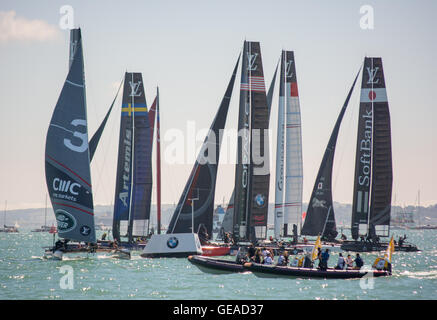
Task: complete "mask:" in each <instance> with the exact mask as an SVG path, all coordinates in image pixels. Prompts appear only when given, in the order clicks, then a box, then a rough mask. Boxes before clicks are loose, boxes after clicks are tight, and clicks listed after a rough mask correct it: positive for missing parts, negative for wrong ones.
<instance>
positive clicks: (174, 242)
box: [167, 237, 179, 249]
mask: <svg viewBox="0 0 437 320" xmlns="http://www.w3.org/2000/svg"><path fill="white" fill-rule="evenodd" d="M178 244H179V240H178V238H176V237H171V238H170V239H168V240H167V247H169V248H170V249H174V248H176V247H177V246H178Z"/></svg>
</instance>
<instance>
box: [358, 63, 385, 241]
mask: <svg viewBox="0 0 437 320" xmlns="http://www.w3.org/2000/svg"><path fill="white" fill-rule="evenodd" d="M373 60H374V59H373V58H367V57H366V58H365V59H364V69H363V77H362V83H361V96H360V110H359V118H358V133H357V148H356V159H355V179H354V193H353V203H352V221H351V234H352V238H353V239H358V237H359V236H362V235H367V233H368V227H369V214H370V196H371V190H372V189H371V186H372V176H373V172H372V170H373V168H372V162H373V159H372V154H373V150H372V149H373V144H374V141H373V140H374V139H373V138H374V119H375V116H374V105H375V102H376V101H379V99H383V100H384V99H385V103H386V102H387V95H386V93H385V83H384V77H383V76H382V62H380V66H379V67H378V66H373ZM381 76H382V78H381ZM381 86H382V87H381ZM383 103H384V102H383ZM387 110H388V104H387ZM383 117H384V118H385V116H383ZM390 151H391V150H390ZM390 161H391V158H390ZM390 170H391V168H390ZM390 194H391V192H390ZM390 197H391V195H390ZM390 200H391V198H390Z"/></svg>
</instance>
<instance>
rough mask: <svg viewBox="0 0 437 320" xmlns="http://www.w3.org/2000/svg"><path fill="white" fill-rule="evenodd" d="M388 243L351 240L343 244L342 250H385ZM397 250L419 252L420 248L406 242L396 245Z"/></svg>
mask: <svg viewBox="0 0 437 320" xmlns="http://www.w3.org/2000/svg"><path fill="white" fill-rule="evenodd" d="M387 245H388V244H387V243H380V244H374V243H369V242H350V243H344V244H342V246H341V250H344V251H353V252H374V251H385V250H387ZM395 251H402V252H417V251H420V250H419V249H418V248H417V247H416V246H415V245H413V244H406V245H405V244H404V245H402V246H399V245H396V246H395Z"/></svg>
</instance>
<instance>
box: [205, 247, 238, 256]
mask: <svg viewBox="0 0 437 320" xmlns="http://www.w3.org/2000/svg"><path fill="white" fill-rule="evenodd" d="M230 251H231V247H230V246H202V256H207V257H217V256H227V255H229V254H230Z"/></svg>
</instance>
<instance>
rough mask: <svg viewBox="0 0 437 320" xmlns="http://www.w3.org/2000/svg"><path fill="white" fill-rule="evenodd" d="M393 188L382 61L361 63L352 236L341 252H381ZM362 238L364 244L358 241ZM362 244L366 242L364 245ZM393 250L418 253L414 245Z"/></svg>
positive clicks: (386, 235)
mask: <svg viewBox="0 0 437 320" xmlns="http://www.w3.org/2000/svg"><path fill="white" fill-rule="evenodd" d="M392 185H393V168H392V151H391V129H390V112H389V107H388V99H387V92H386V86H385V79H384V72H383V66H382V59H381V58H374V57H366V58H365V59H364V69H363V79H362V83H361V96H360V110H359V120H358V134H357V149H356V160H355V180H354V196H353V203H352V221H351V234H352V238H353V239H354V240H355V242H353V243H345V244H343V245H342V249H344V250H354V251H380V250H385V249H386V248H387V243H385V244H382V243H380V242H379V238H380V237H389V235H390V212H391V198H392ZM358 238H361V239H362V240H363V241H357V240H358ZM364 240H365V241H364ZM395 249H396V250H403V251H417V247H415V246H414V245H408V246H396V247H395Z"/></svg>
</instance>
